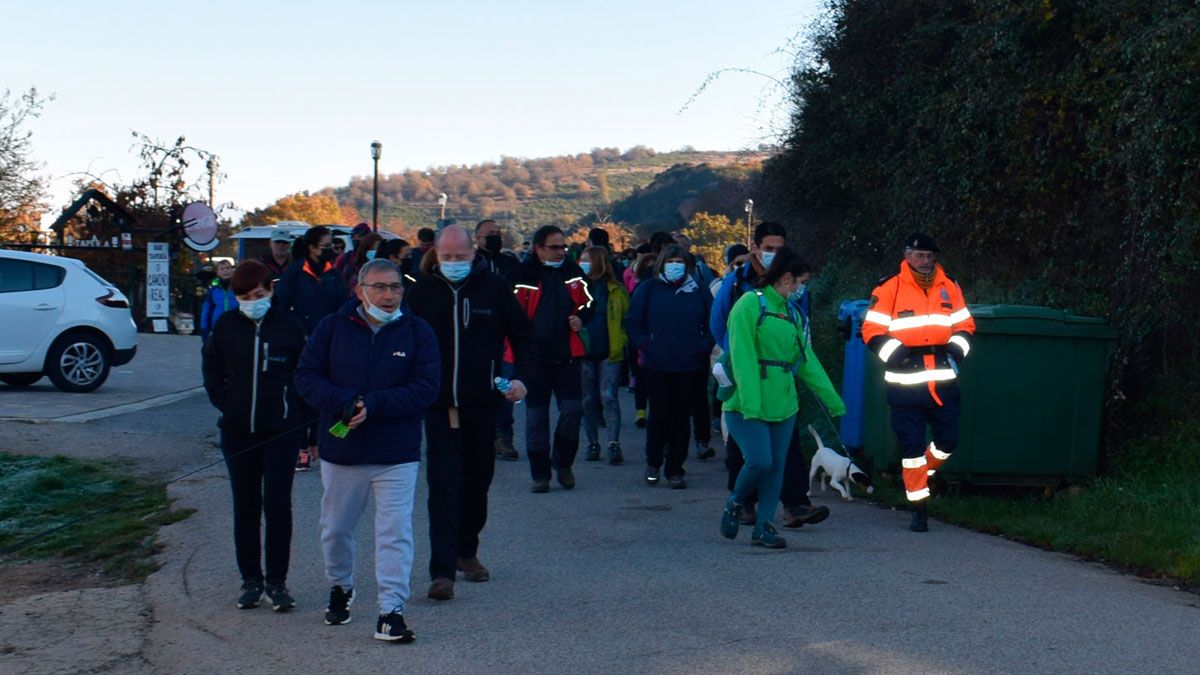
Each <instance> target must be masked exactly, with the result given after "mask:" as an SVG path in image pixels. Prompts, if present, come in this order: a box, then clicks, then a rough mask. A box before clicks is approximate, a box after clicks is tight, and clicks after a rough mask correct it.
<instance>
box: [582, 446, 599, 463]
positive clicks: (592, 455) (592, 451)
mask: <svg viewBox="0 0 1200 675" xmlns="http://www.w3.org/2000/svg"><path fill="white" fill-rule="evenodd" d="M583 458H584V459H586V460H587V461H589V462H599V461H600V444H599V443H588V449H587V454H586V455H584V457H583Z"/></svg>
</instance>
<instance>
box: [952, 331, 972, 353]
mask: <svg viewBox="0 0 1200 675" xmlns="http://www.w3.org/2000/svg"><path fill="white" fill-rule="evenodd" d="M950 341H951V342H953V343H954V344H956V345H958V346H959V347H962V350H963V356H966V355H967V354H970V353H971V343H970V342H967V338H965V337H963V336H961V335H951V336H950Z"/></svg>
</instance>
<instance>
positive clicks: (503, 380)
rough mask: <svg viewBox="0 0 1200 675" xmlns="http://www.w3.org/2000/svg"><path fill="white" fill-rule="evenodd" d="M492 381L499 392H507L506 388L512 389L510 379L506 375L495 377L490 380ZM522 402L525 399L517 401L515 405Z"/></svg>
mask: <svg viewBox="0 0 1200 675" xmlns="http://www.w3.org/2000/svg"><path fill="white" fill-rule="evenodd" d="M492 382H495V383H496V391H498V392H500V393H501V394H507V393H508V390H509V389H512V380H510V379H508V378H507V377H497V378H496V379H494V380H492ZM524 402H525V401H517V405H520V404H522V403H524Z"/></svg>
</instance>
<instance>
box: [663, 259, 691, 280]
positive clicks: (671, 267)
mask: <svg viewBox="0 0 1200 675" xmlns="http://www.w3.org/2000/svg"><path fill="white" fill-rule="evenodd" d="M685 272H687V265H685V264H683V263H681V262H669V263H667V264H665V265H663V276H664V277H666V278H667V281H670V282H671V283H674V282H676V281H679V280H680V279H682V278H683V275H684V273H685Z"/></svg>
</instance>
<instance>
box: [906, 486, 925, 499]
mask: <svg viewBox="0 0 1200 675" xmlns="http://www.w3.org/2000/svg"><path fill="white" fill-rule="evenodd" d="M905 494H906V495H908V501H910V502H919V501H921V500H922V499H928V498H929V488H921V489H920V490H917V491H916V492H908V491H905Z"/></svg>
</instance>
